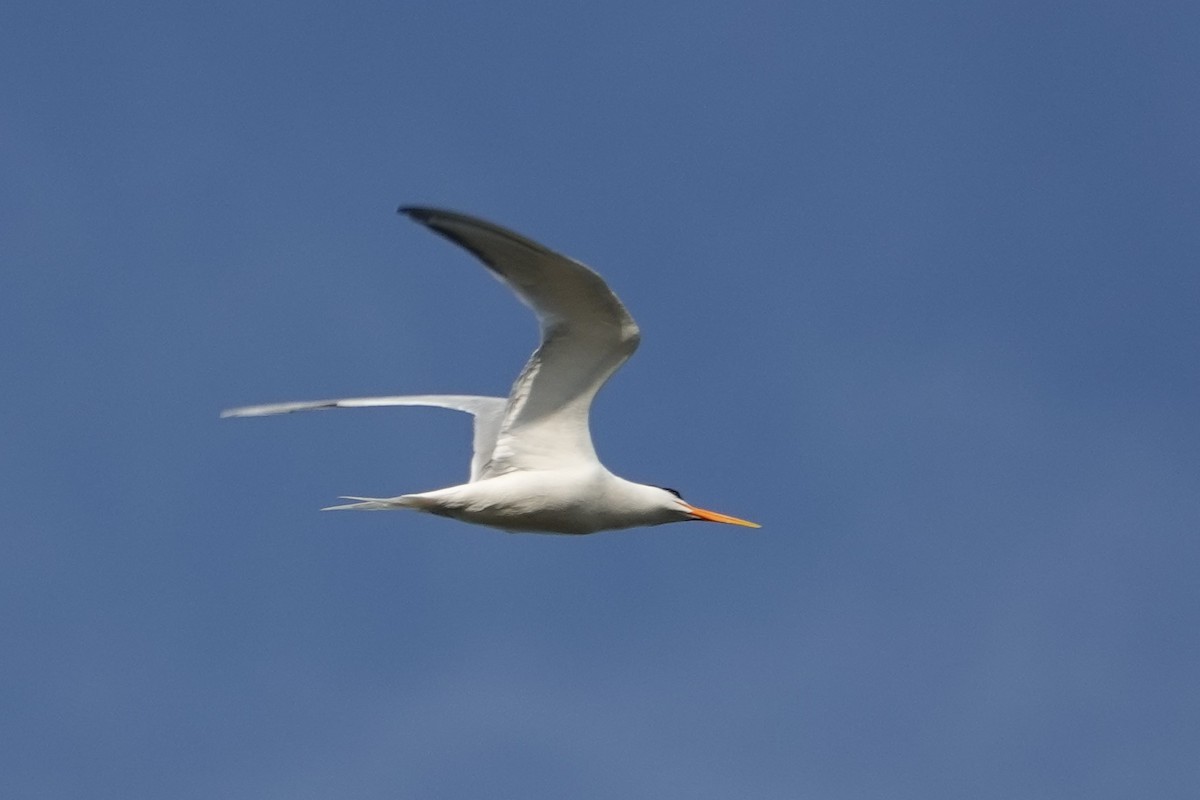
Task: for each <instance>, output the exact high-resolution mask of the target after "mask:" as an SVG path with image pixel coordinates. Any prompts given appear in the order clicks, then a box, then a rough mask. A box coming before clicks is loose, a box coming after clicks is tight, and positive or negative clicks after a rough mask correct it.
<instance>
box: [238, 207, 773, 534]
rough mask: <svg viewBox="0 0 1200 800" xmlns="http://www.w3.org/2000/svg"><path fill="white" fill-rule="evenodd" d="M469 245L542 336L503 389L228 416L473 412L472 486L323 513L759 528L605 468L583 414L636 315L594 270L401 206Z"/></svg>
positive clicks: (577, 527)
mask: <svg viewBox="0 0 1200 800" xmlns="http://www.w3.org/2000/svg"><path fill="white" fill-rule="evenodd" d="M399 213H400V214H404V215H407V216H408V217H410V218H412V219H413V220H416V221H417V222H420V223H422V224H424V225H425V226H427V227H428V228H429V229H430V230H432V231H434V232H435V233H437V234H439V235H441V236H443V237H445V238H446V239H449V240H450V241H451V242H454V243H455V244H457V245H459V246H460V247H462V248H464V249H465V250H467V251H468V252H470V253H471V254H473V255H474V256H475V257H476V258H478V259H479V260H480V261H481V262H483V264H484V266H486V267H487V268H488V269H489V270H490V271H491V272H492V274H493V275H495V276H496V277H497V278H498V279H499V280H500V281H501V282H502V283H504V284H506V285H507V286H508V287H509V288H510V289H512V291H513V292H515V293H516V295H517V297H518V298H519V299H520V300H521V301H522V302H523V303H524V304H525V305H527V306H529V307H530V308H531V309H533V312H534V313H535V314H536V315H537V318H538V323H539V326H540V329H541V342H540V344H539V345H538V348H537V350H535V351H534V353H533V355H532V356H531V357H530V359H529V361H528V363H527V364H526V365H525V368H524V369H523V370H522V371H521V374H520V376H519V377H518V378H517V380H516V383H514V384H513V387H512V392H511V393H510V394H509V396H508V397H477V396H472V395H405V396H397V397H352V398H343V399H339V400H317V401H304V402H291V403H273V404H270V405H258V406H245V407H242V408H232V409H228V410H226V411H223V412H221V416H222V417H261V416H267V415H271V414H287V413H291V412H294V411H313V410H319V409H330V408H367V407H377V406H435V407H439V408H449V409H454V410H456V411H463V412H466V413H468V414H471V415H472V416H473V417H474V436H473V442H472V444H473V448H474V454H473V455H472V457H471V475H470V479H469V480H468V482H467V483H464V484H461V485H458V486H450V487H448V488H445V489H438V490H436V491H431V492H421V493H419V494H402V495H400V496H398V497H348V496H347V497H342V498H341V499H343V500H352V501H354V502H352V503H349V504H346V505H336V506H330V507H329V508H326V509H322V510H324V511H343V510H353V511H391V510H395V509H415V510H417V511H424V512H426V513H429V514H437V515H439V516H445V517H451V518H453V519H457V520H461V521H463V522H469V523H474V524H478V525H487V526H490V527H494V528H500V529H502V530H507V531H512V532H530V533H559V534H586V533H595V532H597V531H604V530H618V529H623V528H633V527H637V526H642V525H661V524H664V523H667V522H685V521H689V520H707V521H709V522H722V523H726V524H729V525H741V526H745V527H748V528H757V527H760V526H759V525H758V524H756V523H753V522H747V521H746V520H743V519H738V518H737V517H730V516H726V515H725V514H718V513H716V512H715V511H707V510H705V509H703V508H698V507H696V506H694V505H692V504H691V503H688V502H687V501H685V500H684V499H683V498H682V497H681V496H680V494H679V492H677V491H676V490H674V489H667V488H664V487H659V486H648V485H645V484H641V483H633V482H632V481H627V480H625V479H624V478H620V477H617V476H616V475H614V474H613V473H612V472H609V471H608V470H607V469H606V468H605V467H604V465H603V464H601V463H600V459H599V458H597V456H596V450H595V448H594V447H593V446H592V437H591V433H590V431H589V429H588V412H589V410H590V409H591V405H592V400H593V398H594V397H595V396H596V392H597V391H598V390H599V389H600V387H601V386H603V385H604V383H605V382H606V381H607V380H608V379H609V377H610V376H611V375H612V374H613V373H614V372H615V371H616V370H617V369H618V368H619V367H620V366H621V365H622V364H624V363H625V361H626V360H627V359H628V358H629V356H630V355H632V354H633V351H634V350H635V349H637V346H638V341H639V340H640V338H641V334H640V332H639V330H638V326H637V323H635V322H634V321H633V317H631V316H630V315H629V312H628V311H626V310H625V306H624V305H622V304H621V301H620V300H618V299H617V296H616V295H615V294H613V291H612V290H611V289H610V288H609V287H608V285H607V284H606V283H605V282H604V280H603V279H602V278H601V277H600V276H599V275H597V274H596V273H595V272H593V271H592V270H591V269H589V268H588V267H586V266H584V265H583V264H581V263H579V262H578V261H575V260H573V259H570V258H567V257H566V256H563V255H560V254H559V253H556V252H554V251H552V250H549V249H547V248H546V247H543V246H542V245H540V244H538V243H537V242H534V241H532V240H530V239H526V238H525V237H524V236H521V235H519V234H516V233H514V232H512V231H510V230H506V229H505V228H501V227H500V226H498V225H493V224H492V223H490V222H486V221H484V220H482V219H477V218H475V217H470V216H467V215H465V214H459V213H456V212H453V211H445V210H441V209H435V208H422V207H412V206H409V207H401V208H400V209H399Z"/></svg>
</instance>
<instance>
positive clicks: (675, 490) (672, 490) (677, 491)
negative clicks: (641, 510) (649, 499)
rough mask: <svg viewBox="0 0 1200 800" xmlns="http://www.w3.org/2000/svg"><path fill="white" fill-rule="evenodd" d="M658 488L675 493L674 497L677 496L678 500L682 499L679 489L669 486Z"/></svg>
mask: <svg viewBox="0 0 1200 800" xmlns="http://www.w3.org/2000/svg"><path fill="white" fill-rule="evenodd" d="M658 488H660V489H662V490H663V491H664V492H670V493H671V494H673V495H675V496H676V497H678V498H679V499H680V500H682V499H683V495H681V494H680V493H679V490H678V489H672V488H670V487H669V486H660V487H658Z"/></svg>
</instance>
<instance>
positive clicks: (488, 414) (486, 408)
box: [221, 394, 508, 482]
mask: <svg viewBox="0 0 1200 800" xmlns="http://www.w3.org/2000/svg"><path fill="white" fill-rule="evenodd" d="M507 405H508V400H507V399H506V398H503V397H478V396H476V395H464V394H414V395H403V396H397V397H345V398H342V399H339V400H311V401H300V402H294V403H271V404H268V405H262V406H243V407H241V408H230V409H226V410H225V411H222V412H221V417H222V418H224V417H266V416H271V415H272V414H290V413H292V412H293V411H321V410H324V409H327V408H374V407H378V406H432V407H435V408H450V409H453V410H455V411H465V412H466V413H468V414H471V415H473V416H474V417H475V433H474V436H473V440H472V450H473V453H472V455H471V482H474V481H477V480H479V478H480V477H481V475H482V474H483V468H484V466H485V465H486V464H487V463H488V461H489V460H490V459H491V457H492V452H493V451H494V450H495V449H496V439H497V437H498V436H499V435H500V423H501V422H502V421H503V419H504V409H505V408H506V407H507Z"/></svg>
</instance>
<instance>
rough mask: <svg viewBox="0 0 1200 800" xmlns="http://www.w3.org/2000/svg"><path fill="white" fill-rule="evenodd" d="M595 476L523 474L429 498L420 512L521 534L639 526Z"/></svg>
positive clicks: (575, 533) (577, 533)
mask: <svg viewBox="0 0 1200 800" xmlns="http://www.w3.org/2000/svg"><path fill="white" fill-rule="evenodd" d="M588 477H589V476H562V475H559V474H557V473H555V474H549V475H538V474H537V473H529V472H525V473H518V474H511V475H503V476H500V477H497V478H491V479H488V480H484V481H479V482H476V483H469V484H464V485H462V486H455V487H451V488H450V489H442V490H440V491H437V492H428V493H426V494H425V495H421V497H423V498H428V500H429V501H432V502H428V503H423V504H422V505H421V506H420V508H421V510H423V511H427V512H430V513H433V514H438V515H439V516H446V517H452V518H454V519H457V520H461V521H463V522H469V523H473V524H475V525H487V526H489V527H493V528H501V529H503V530H506V531H512V532H516V533H556V534H568V535H571V534H574V535H579V534H587V533H595V532H597V531H602V530H610V529H613V528H627V527H630V526H631V525H636V524H638V523H637V522H636V521H634V522H629V521H625V520H624V519H623V518H622V517H621V515H620V514H614V513H613V511H614V510H613V509H609V508H606V507H605V506H604V503H603V496H604V495H603V492H598V491H597V489H598V488H599V487H598V486H597V485H596V483H597V482H596V481H592V480H590V479H588Z"/></svg>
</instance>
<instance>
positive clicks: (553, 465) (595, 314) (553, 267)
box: [400, 207, 640, 477]
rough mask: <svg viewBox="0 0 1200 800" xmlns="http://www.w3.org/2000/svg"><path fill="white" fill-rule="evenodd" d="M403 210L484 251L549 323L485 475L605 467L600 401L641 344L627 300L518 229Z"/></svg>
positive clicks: (540, 318) (524, 372)
mask: <svg viewBox="0 0 1200 800" xmlns="http://www.w3.org/2000/svg"><path fill="white" fill-rule="evenodd" d="M400 212H401V213H403V214H407V215H408V216H410V217H412V218H413V219H415V220H416V221H418V222H421V223H423V224H424V225H426V226H428V227H429V228H430V229H432V230H433V231H435V232H436V233H438V234H440V235H442V236H444V237H445V238H447V239H449V240H450V241H452V242H454V243H455V244H457V245H460V246H461V247H463V248H465V249H466V250H468V251H470V252H471V253H472V254H473V255H475V256H476V257H477V258H478V259H479V260H480V261H482V262H483V263H484V265H485V266H487V267H488V269H489V270H491V272H492V273H493V274H494V275H495V276H496V277H497V278H499V279H500V280H501V281H503V282H504V283H505V284H507V285H508V286H509V288H511V289H512V290H513V291H514V292H515V293H516V295H517V297H518V298H519V299H520V300H521V301H522V302H523V303H525V304H526V305H527V306H529V307H530V308H532V309H533V311H534V313H535V314H536V315H537V318H538V322H539V324H540V326H541V337H542V340H541V344H540V345H539V346H538V349H537V350H536V351H535V352H534V353H533V356H532V357H531V358H530V359H529V362H528V363H527V364H526V365H525V368H524V370H522V372H521V374H520V376H519V377H518V378H517V381H516V383H515V384H513V388H512V394H511V395H510V396H509V398H508V405H507V408H506V409H505V411H504V420H503V422H502V423H501V426H500V432H499V436H498V437H497V440H496V447H495V450H494V451H493V453H492V458H491V462H490V463H489V464H488V465H487V466H486V467H485V468H484V474H485V477H490V476H494V475H502V474H504V473H506V472H512V471H514V470H532V469H560V468H563V467H567V466H572V465H578V464H587V463H596V461H597V458H596V451H595V448H594V447H593V446H592V437H591V434H590V432H589V430H588V411H589V410H590V408H591V404H592V398H594V397H595V395H596V392H597V391H598V390H599V389H600V387H601V386H603V385H604V382H605V381H607V380H608V378H609V376H610V375H612V374H613V372H615V371H616V370H617V368H618V367H620V366H621V365H622V364H623V363H625V361H626V359H628V358H629V356H630V355H632V354H633V351H634V350H635V349H637V345H638V340H639V338H640V335H639V332H638V327H637V324H636V323H635V322H634V321H633V317H631V316H630V315H629V312H628V311H626V310H625V307H624V306H623V305H621V301H620V300H618V299H617V296H616V295H615V294H613V292H612V290H611V289H609V288H608V285H607V284H606V283H605V282H604V280H603V279H602V278H601V277H600V276H599V275H597V274H596V273H594V272H592V271H591V270H590V269H588V268H587V267H586V266H584V265H583V264H580V263H579V262H578V261H574V260H572V259H570V258H567V257H566V256H563V255H560V254H558V253H555V252H553V251H552V250H547V249H546V248H545V247H543V246H542V245H540V244H538V243H537V242H534V241H531V240H529V239H526V238H524V237H523V236H520V235H518V234H516V233H513V232H512V231H509V230H506V229H504V228H501V227H499V226H497V225H493V224H491V223H489V222H485V221H483V220H481V219H476V218H474V217H469V216H467V215H465V214H458V213H454V212H451V211H442V210H438V209H433V208H415V207H409V208H401V209H400Z"/></svg>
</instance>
